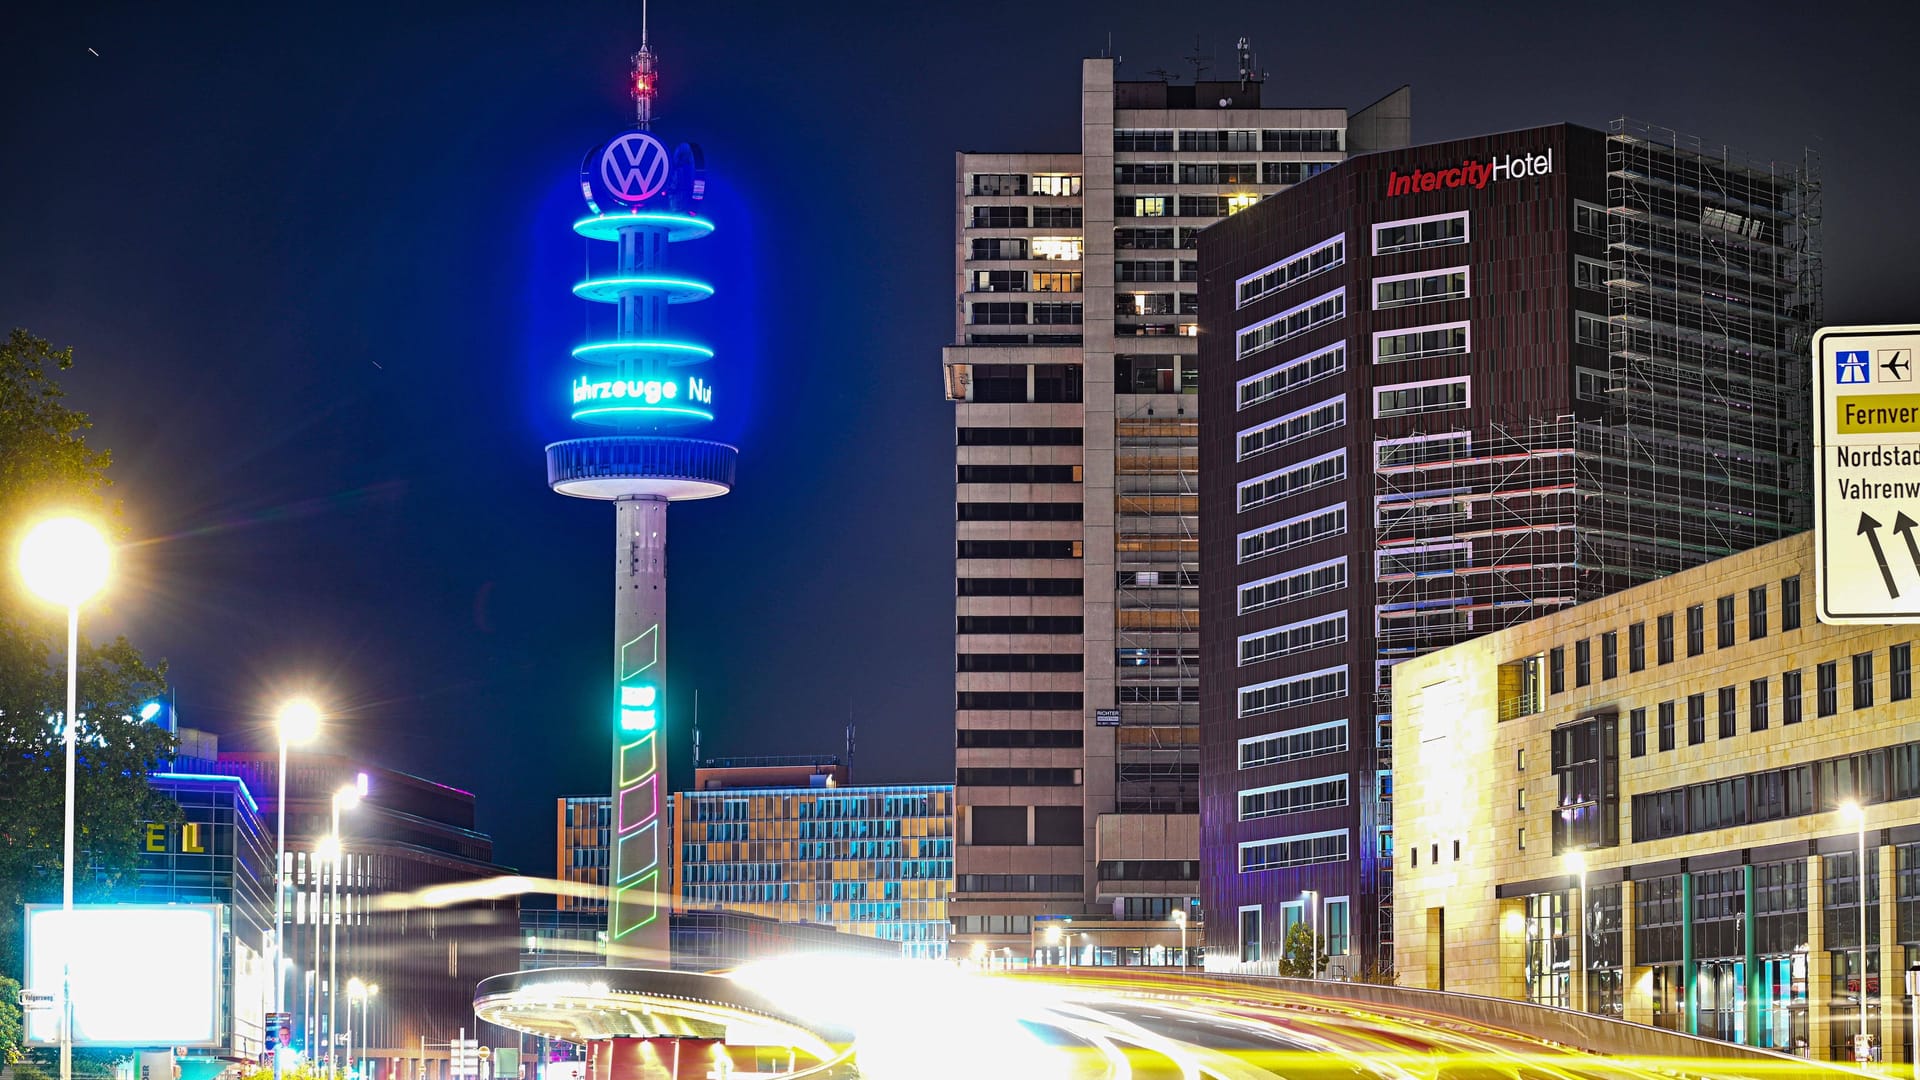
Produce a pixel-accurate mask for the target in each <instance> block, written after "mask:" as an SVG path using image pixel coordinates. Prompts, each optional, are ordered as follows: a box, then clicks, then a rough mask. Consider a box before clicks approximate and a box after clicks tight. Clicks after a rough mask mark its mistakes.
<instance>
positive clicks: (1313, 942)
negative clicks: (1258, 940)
mask: <svg viewBox="0 0 1920 1080" xmlns="http://www.w3.org/2000/svg"><path fill="white" fill-rule="evenodd" d="M1300 900H1301V902H1302V903H1303V904H1305V906H1306V909H1307V931H1308V940H1307V978H1309V979H1318V978H1319V977H1320V890H1318V889H1306V890H1303V891H1302V892H1301V893H1300ZM1286 947H1287V943H1286V942H1284V941H1283V942H1281V943H1280V948H1281V951H1282V953H1283V954H1284V952H1285V950H1286Z"/></svg>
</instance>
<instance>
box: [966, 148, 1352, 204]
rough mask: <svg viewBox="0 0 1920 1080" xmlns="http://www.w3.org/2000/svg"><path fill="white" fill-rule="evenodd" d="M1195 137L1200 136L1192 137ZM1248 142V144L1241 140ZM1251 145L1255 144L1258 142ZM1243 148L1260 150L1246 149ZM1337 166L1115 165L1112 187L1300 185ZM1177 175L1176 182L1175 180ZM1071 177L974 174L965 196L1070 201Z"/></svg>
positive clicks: (1077, 184) (1075, 181)
mask: <svg viewBox="0 0 1920 1080" xmlns="http://www.w3.org/2000/svg"><path fill="white" fill-rule="evenodd" d="M1189 134H1191V135H1195V136H1199V135H1203V134H1212V133H1203V132H1190V133H1189ZM1241 141H1248V140H1241ZM1252 141H1255V142H1257V141H1258V139H1254V140H1252ZM1247 149H1258V147H1248V148H1247ZM1337 164H1339V162H1337V161H1219V162H1181V163H1179V164H1175V163H1174V162H1171V161H1143V162H1118V163H1116V164H1115V165H1114V167H1113V182H1114V183H1116V184H1172V183H1181V184H1298V183H1300V182H1301V181H1302V180H1305V179H1307V178H1308V177H1310V176H1317V175H1319V174H1320V173H1323V172H1325V171H1326V170H1328V169H1331V168H1333V167H1334V166H1335V165H1337ZM1176 176H1178V177H1179V179H1178V180H1177V181H1176V180H1175V179H1174V178H1175V177H1176ZM1082 186H1083V185H1082V182H1081V178H1080V177H1079V176H1078V175H1076V174H1073V173H974V174H973V180H972V183H971V185H970V186H969V187H968V194H970V195H978V196H984V197H1001V198H1004V197H1007V196H1020V195H1042V196H1046V197H1048V198H1061V197H1069V198H1070V197H1073V196H1076V195H1079V194H1080V192H1081V188H1082Z"/></svg>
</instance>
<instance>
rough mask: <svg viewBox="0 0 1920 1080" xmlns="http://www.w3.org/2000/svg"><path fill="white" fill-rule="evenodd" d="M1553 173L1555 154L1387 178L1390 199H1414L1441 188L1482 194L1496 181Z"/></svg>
mask: <svg viewBox="0 0 1920 1080" xmlns="http://www.w3.org/2000/svg"><path fill="white" fill-rule="evenodd" d="M1552 172H1553V151H1552V150H1551V149H1548V150H1544V151H1542V152H1540V153H1538V154H1512V155H1509V156H1507V157H1503V158H1497V159H1495V160H1493V161H1474V160H1472V159H1468V160H1466V161H1463V162H1461V163H1460V164H1458V165H1455V166H1452V167H1450V168H1445V169H1415V170H1413V171H1412V172H1410V173H1404V174H1403V173H1399V172H1389V173H1388V174H1387V198H1389V199H1391V198H1393V197H1394V196H1396V195H1412V194H1414V193H1415V192H1421V191H1439V190H1440V189H1441V188H1458V187H1469V188H1473V189H1474V190H1476V191H1478V190H1479V189H1481V188H1483V187H1486V186H1487V185H1488V184H1490V183H1493V182H1494V181H1496V180H1519V179H1521V178H1523V177H1528V176H1547V175H1549V174H1551V173H1552Z"/></svg>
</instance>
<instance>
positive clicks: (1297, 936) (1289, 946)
mask: <svg viewBox="0 0 1920 1080" xmlns="http://www.w3.org/2000/svg"><path fill="white" fill-rule="evenodd" d="M1326 948H1327V941H1326V939H1325V938H1323V937H1321V936H1320V935H1318V934H1316V933H1314V932H1313V927H1311V926H1308V925H1307V924H1306V923H1304V922H1297V923H1294V924H1293V925H1292V926H1290V927H1288V928H1287V938H1286V940H1285V941H1284V942H1282V943H1281V946H1280V974H1282V975H1285V976H1287V977H1289V978H1294V979H1311V978H1313V977H1315V976H1316V975H1318V974H1319V973H1320V972H1323V971H1325V970H1327V951H1326Z"/></svg>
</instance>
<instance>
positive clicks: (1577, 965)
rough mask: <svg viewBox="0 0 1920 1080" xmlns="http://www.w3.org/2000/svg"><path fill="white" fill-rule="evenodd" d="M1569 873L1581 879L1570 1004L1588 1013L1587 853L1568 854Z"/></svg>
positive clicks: (1569, 975)
mask: <svg viewBox="0 0 1920 1080" xmlns="http://www.w3.org/2000/svg"><path fill="white" fill-rule="evenodd" d="M1567 872H1568V873H1571V874H1574V875H1576V876H1578V877H1579V879H1580V933H1579V935H1578V936H1577V937H1575V938H1574V940H1573V952H1572V954H1571V960H1572V962H1571V964H1570V965H1569V966H1570V967H1571V968H1572V970H1571V971H1570V972H1568V974H1567V983H1568V993H1567V997H1568V1003H1569V1004H1571V1005H1572V1006H1573V1007H1574V1008H1575V1009H1577V1010H1579V1011H1580V1012H1586V1011H1587V853H1586V852H1584V851H1569V852H1567Z"/></svg>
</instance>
